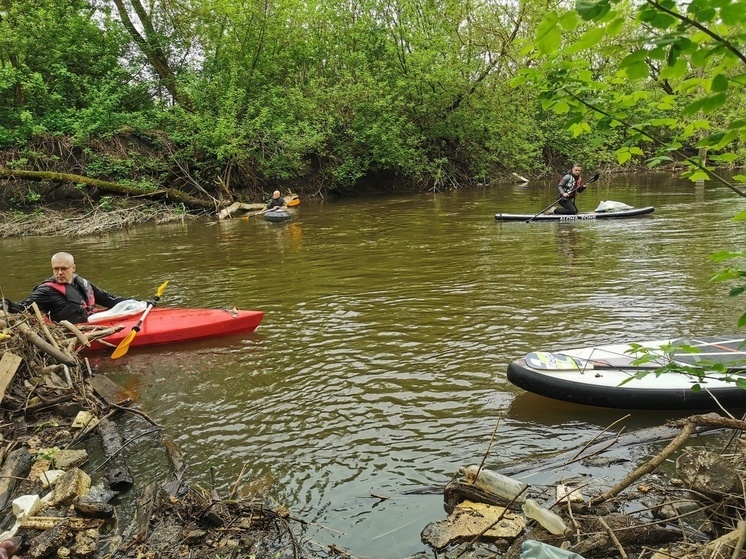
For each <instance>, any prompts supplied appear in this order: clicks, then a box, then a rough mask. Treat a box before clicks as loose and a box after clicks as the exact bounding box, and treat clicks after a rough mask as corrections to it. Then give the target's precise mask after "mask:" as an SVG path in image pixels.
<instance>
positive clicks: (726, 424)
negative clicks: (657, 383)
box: [591, 414, 746, 505]
mask: <svg viewBox="0 0 746 559" xmlns="http://www.w3.org/2000/svg"><path fill="white" fill-rule="evenodd" d="M677 424H678V425H682V426H683V428H682V429H681V433H679V435H678V436H677V437H676V438H674V439H673V440H672V441H671V442H670V443H669V444H668V446H666V448H664V449H663V450H661V451H660V452H659V453H658V454H657V455H655V456H654V457H653V458H651V459H650V460H649V461H648V462H647V463H645V464H643V465H642V466H640V467H639V468H637V469H636V470H635V471H634V472H632V473H631V474H629V475H628V476H627V477H625V478H624V479H623V480H622V481H620V482H619V483H617V484H616V485H615V486H614V487H612V488H611V489H609V490H608V491H606V492H605V493H603V494H601V495H598V496H597V497H594V498H593V499H591V505H598V504H600V503H603V502H605V501H608V500H609V499H612V498H614V497H616V496H617V495H618V494H619V493H621V492H622V491H624V490H625V489H626V488H627V487H629V486H630V485H632V484H633V483H634V482H635V481H637V480H638V479H640V478H641V477H642V476H644V475H645V474H649V473H650V472H652V471H653V470H655V469H656V468H657V467H658V466H660V465H661V464H662V463H663V462H664V461H665V460H666V459H667V458H668V457H669V456H671V455H672V454H673V453H674V452H676V451H677V450H678V449H679V448H681V446H682V445H683V444H684V443H685V442H686V441H687V440H688V439H689V437H691V436H692V434H694V432H695V431H696V429H697V427H706V428H714V429H722V428H725V429H739V430H741V431H746V421H741V420H739V419H731V418H726V417H720V416H718V415H716V414H710V415H693V416H691V417H687V418H685V419H683V420H681V421H679V422H677Z"/></svg>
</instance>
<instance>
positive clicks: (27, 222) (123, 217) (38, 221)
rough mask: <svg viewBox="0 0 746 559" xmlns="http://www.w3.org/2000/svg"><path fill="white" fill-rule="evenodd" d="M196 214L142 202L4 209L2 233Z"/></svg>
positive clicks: (78, 229)
mask: <svg viewBox="0 0 746 559" xmlns="http://www.w3.org/2000/svg"><path fill="white" fill-rule="evenodd" d="M194 217H195V214H192V213H187V212H186V211H181V210H177V209H174V208H173V207H171V206H168V205H165V204H140V205H137V206H133V207H129V208H118V209H108V208H106V207H105V206H104V205H98V206H96V207H94V208H93V209H92V210H90V211H88V212H86V213H83V214H80V213H73V212H71V211H55V210H50V209H44V210H41V211H38V212H34V213H32V214H24V213H20V212H0V237H30V236H52V235H59V234H60V233H61V232H62V233H64V234H65V235H73V236H82V235H93V234H96V233H102V232H106V231H115V230H119V229H126V228H127V227H131V226H133V225H136V224H139V223H156V224H160V223H171V222H175V221H184V220H186V219H193V218H194Z"/></svg>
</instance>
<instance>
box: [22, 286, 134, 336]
mask: <svg viewBox="0 0 746 559" xmlns="http://www.w3.org/2000/svg"><path fill="white" fill-rule="evenodd" d="M126 299H127V298H126V297H118V296H117V295H112V294H111V293H109V292H107V291H104V290H103V289H100V288H99V287H97V286H95V285H94V284H92V283H91V282H89V281H88V280H86V279H85V278H83V277H81V276H79V275H77V274H75V275H74V276H73V281H72V283H57V282H56V281H55V280H54V278H53V277H52V278H47V279H46V280H44V281H43V282H42V283H40V284H39V285H37V286H36V287H34V290H33V291H32V292H31V295H29V296H28V297H26V298H25V299H24V300H23V301H20V302H18V303H17V306H19V307H21V308H22V309H25V310H28V308H29V307H30V306H31V303H36V305H37V306H38V307H39V310H40V311H41V312H43V313H44V314H46V315H48V316H49V318H50V319H51V320H53V321H54V322H62V321H63V320H67V321H69V322H72V323H73V324H78V323H81V322H86V321H87V320H88V317H89V316H90V315H91V314H93V312H94V311H95V309H96V305H100V306H102V307H106V308H111V307H113V306H114V305H116V304H117V303H120V302H121V301H125V300H126Z"/></svg>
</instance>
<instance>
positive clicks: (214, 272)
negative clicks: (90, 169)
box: [0, 173, 746, 559]
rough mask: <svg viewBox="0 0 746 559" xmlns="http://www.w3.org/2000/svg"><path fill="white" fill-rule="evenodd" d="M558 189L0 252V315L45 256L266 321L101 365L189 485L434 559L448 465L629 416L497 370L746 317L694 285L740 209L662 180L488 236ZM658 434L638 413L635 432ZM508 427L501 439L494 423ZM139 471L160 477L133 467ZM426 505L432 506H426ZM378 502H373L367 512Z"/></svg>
mask: <svg viewBox="0 0 746 559" xmlns="http://www.w3.org/2000/svg"><path fill="white" fill-rule="evenodd" d="M555 195H556V194H555V192H554V190H553V187H552V185H551V184H549V183H531V184H528V185H516V184H511V183H502V184H493V185H491V186H488V187H483V188H476V189H462V190H456V191H450V192H444V193H427V194H418V195H396V196H394V195H389V196H376V197H364V198H362V197H361V198H345V199H339V200H324V201H314V200H303V201H302V203H301V205H300V206H299V207H298V209H297V214H296V216H295V218H294V219H293V220H292V221H290V222H287V223H280V224H278V223H268V222H266V221H263V220H262V219H261V218H258V217H252V218H249V219H233V220H229V221H225V222H220V223H217V222H213V221H208V220H199V221H187V222H184V223H178V224H169V225H161V226H154V225H145V226H137V227H134V228H132V229H130V230H127V231H120V232H114V233H111V234H106V235H99V236H95V237H84V238H79V237H67V236H65V231H64V230H61V231H60V235H59V236H57V237H54V238H50V237H44V238H21V239H4V240H1V241H0V257H1V258H2V261H3V262H4V263H5V265H4V266H3V268H4V271H3V273H2V286H1V287H2V288H3V294H4V296H5V297H9V298H11V299H20V298H22V297H24V296H25V295H26V294H27V293H28V291H29V290H30V288H31V287H32V286H33V285H35V284H36V283H38V282H39V281H40V280H41V279H43V278H44V277H47V276H48V275H49V274H50V270H49V258H50V256H51V254H52V253H54V252H56V251H58V250H66V251H69V252H72V253H73V254H74V255H75V256H76V263H77V265H78V272H79V273H80V274H81V275H83V276H84V277H87V278H88V279H90V280H92V281H94V282H95V283H97V284H99V285H100V286H102V287H104V288H105V289H108V290H110V291H112V292H114V293H117V294H121V295H131V296H134V297H137V298H142V299H145V298H150V297H152V296H153V295H154V294H155V291H156V289H157V287H158V286H159V285H160V284H161V283H162V282H164V281H165V280H168V281H169V284H168V288H167V290H166V292H165V294H164V296H163V298H162V303H161V304H162V305H173V306H204V307H225V308H231V307H233V306H236V307H238V308H244V309H260V310H263V311H264V312H265V313H266V315H265V318H264V321H263V322H262V324H261V326H260V327H259V329H258V330H257V331H256V332H255V333H253V334H251V335H249V336H245V337H239V338H229V339H225V340H221V341H213V342H200V343H193V344H183V345H179V346H171V347H167V348H163V349H150V350H139V349H137V348H135V349H132V350H130V352H129V353H128V354H127V355H126V356H125V357H123V358H122V359H119V360H116V361H112V360H110V359H108V358H106V356H101V355H98V356H92V357H91V358H90V362H91V365H92V367H94V368H95V369H96V371H97V372H99V373H105V374H107V375H109V376H110V377H111V378H112V379H113V380H114V381H115V382H117V383H119V384H121V385H122V386H125V387H127V388H128V389H129V390H131V391H132V392H133V393H134V394H136V395H137V399H138V400H137V401H138V404H139V405H140V406H141V408H142V409H143V411H145V412H146V413H147V414H148V415H149V416H150V417H151V418H153V419H154V420H155V421H157V422H158V423H159V424H160V425H162V426H163V427H164V429H165V430H166V431H167V432H168V433H170V434H171V436H172V437H173V438H174V439H175V440H176V441H177V443H179V445H180V446H181V447H182V449H183V451H184V453H185V455H186V457H187V461H188V463H189V469H188V476H189V477H190V478H191V479H195V480H198V481H199V482H200V483H201V484H202V485H203V486H209V485H210V472H211V471H212V473H213V474H214V476H215V479H216V481H217V484H218V489H219V490H220V491H221V492H222V493H223V494H227V492H228V491H229V490H230V489H231V487H232V486H233V484H234V482H235V481H236V480H237V478H238V476H239V474H240V473H241V471H242V469H243V468H245V471H244V477H243V479H242V483H241V484H240V485H241V486H242V489H241V494H243V495H249V494H250V491H251V490H253V489H256V488H260V489H261V490H262V491H264V492H265V493H266V495H267V496H268V497H269V498H272V499H274V500H276V501H277V502H279V503H282V504H284V505H286V506H288V507H289V508H290V509H291V511H292V514H293V515H294V516H295V517H299V518H303V519H304V520H307V521H308V522H311V523H313V524H312V525H311V526H310V527H309V530H308V535H309V537H311V538H312V539H314V540H316V541H318V542H320V543H321V544H325V545H330V544H334V545H337V546H339V547H341V548H343V549H345V550H347V551H349V553H351V554H352V555H354V556H357V557H371V558H376V559H387V558H392V559H397V558H402V557H407V556H409V555H412V554H414V553H416V552H418V551H423V550H426V549H427V548H426V547H425V546H424V544H422V543H421V542H420V532H421V530H422V529H423V528H424V527H425V526H426V525H427V524H428V523H430V522H433V521H436V520H441V519H443V518H444V517H445V512H444V511H443V506H442V504H443V496H442V493H440V494H439V493H437V491H436V492H435V493H433V494H420V493H422V491H421V490H422V489H424V488H428V487H432V486H435V487H442V486H443V485H444V484H445V483H447V482H448V480H449V479H451V477H452V476H453V475H454V473H455V472H456V471H457V470H458V468H459V466H461V465H467V464H477V463H479V462H480V461H481V458H482V455H483V454H484V453H485V451H486V450H487V448H488V445H489V442H490V438H491V435H492V433H493V431H494V430H495V427H496V425H498V427H497V431H496V434H495V440H494V442H493V443H492V446H491V453H490V456H489V457H488V459H487V462H486V465H487V466H488V467H490V468H492V469H495V470H498V471H499V469H500V467H501V466H503V465H506V464H515V463H519V462H521V461H525V460H527V459H531V458H534V457H537V456H543V455H549V454H552V453H556V452H560V451H563V450H566V449H568V448H575V447H578V445H582V444H583V443H584V442H586V441H588V440H590V439H591V438H592V437H593V436H594V435H596V434H598V433H600V432H601V431H602V430H603V429H605V428H606V426H608V425H609V424H611V423H612V422H614V421H615V420H617V419H619V418H620V417H622V416H624V415H626V412H623V411H620V410H601V409H595V408H585V407H581V406H572V405H569V404H563V403H560V402H554V401H552V400H549V399H544V398H541V397H538V396H532V395H530V394H526V393H523V391H521V390H519V389H517V388H516V387H514V386H512V385H511V384H510V383H508V381H507V380H506V369H507V366H508V363H509V362H510V361H511V360H513V359H516V358H518V357H521V356H522V355H524V354H525V353H527V352H528V351H531V350H535V349H560V348H563V347H577V346H587V345H593V344H603V343H612V342H624V341H640V340H646V339H658V338H672V337H679V336H686V335H689V334H696V335H718V334H730V333H734V332H735V331H736V330H737V328H736V321H737V319H738V317H739V316H740V315H741V313H742V312H743V309H744V300H743V298H740V299H738V298H736V299H733V298H729V297H728V291H729V288H730V286H729V285H727V284H722V283H712V282H710V281H709V279H710V278H711V277H712V276H713V274H714V273H715V272H716V271H717V270H719V269H720V268H721V267H722V266H723V264H719V263H715V262H713V261H712V260H711V259H710V255H711V254H712V253H714V252H716V251H719V250H743V247H744V246H746V227H745V226H744V222H734V221H733V220H732V219H731V218H732V217H733V216H734V215H735V214H736V213H737V212H738V211H740V210H743V209H744V208H746V200H744V199H741V198H738V197H737V196H735V195H734V194H733V193H732V192H731V191H730V190H727V189H726V188H724V187H719V186H714V185H708V186H707V187H706V188H702V187H695V186H694V185H692V184H691V183H689V182H688V181H685V180H682V179H678V178H676V177H673V176H671V175H670V174H662V173H661V174H640V175H626V176H618V177H602V179H601V180H600V181H599V182H598V183H596V184H594V185H593V186H592V187H590V188H589V189H588V190H587V191H586V192H585V193H583V194H581V195H580V196H579V201H578V204H579V206H580V208H581V211H583V210H588V209H593V208H595V207H596V206H597V205H598V203H599V202H600V201H602V200H616V201H620V202H625V203H627V204H630V205H634V206H647V205H653V206H655V208H656V210H655V213H653V214H651V215H648V216H642V217H639V218H635V219H629V220H610V221H595V222H594V221H585V222H577V223H538V222H535V223H531V224H526V223H520V222H519V223H496V222H495V220H494V213H495V212H514V213H531V212H532V211H539V210H540V209H542V208H544V207H545V206H547V205H548V204H549V203H551V201H552V200H553V198H554V196H555ZM669 415H670V414H666V413H664V412H660V413H656V412H645V413H642V412H632V413H631V415H630V416H629V418H627V419H626V420H625V421H626V422H627V424H628V426H629V428H630V429H634V428H637V427H643V426H649V425H657V424H660V423H662V422H663V421H665V420H666V419H667V418H668V417H669ZM498 421H499V424H498ZM135 449H136V447H134V448H133V450H132V451H131V456H130V463H131V466H132V467H133V469H135V470H139V471H140V475H144V474H145V475H152V476H153V477H156V478H157V477H159V476H163V477H165V476H166V475H167V471H166V470H165V469H163V468H153V467H152V465H150V464H147V463H144V462H143V461H142V460H140V459H139V458H138V453H137V452H136V450H135ZM425 493H427V491H425ZM377 496H382V497H387V498H386V499H379V498H378V497H377Z"/></svg>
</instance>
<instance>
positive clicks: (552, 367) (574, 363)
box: [526, 351, 593, 371]
mask: <svg viewBox="0 0 746 559" xmlns="http://www.w3.org/2000/svg"><path fill="white" fill-rule="evenodd" d="M526 365H528V366H529V367H531V368H533V369H545V370H549V371H580V370H587V369H593V364H591V363H588V361H585V360H583V359H577V358H575V357H570V356H569V355H563V354H562V353H549V352H546V351H533V352H531V353H529V354H528V355H526Z"/></svg>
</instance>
